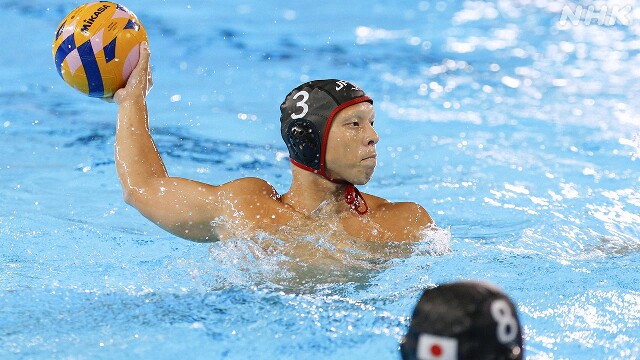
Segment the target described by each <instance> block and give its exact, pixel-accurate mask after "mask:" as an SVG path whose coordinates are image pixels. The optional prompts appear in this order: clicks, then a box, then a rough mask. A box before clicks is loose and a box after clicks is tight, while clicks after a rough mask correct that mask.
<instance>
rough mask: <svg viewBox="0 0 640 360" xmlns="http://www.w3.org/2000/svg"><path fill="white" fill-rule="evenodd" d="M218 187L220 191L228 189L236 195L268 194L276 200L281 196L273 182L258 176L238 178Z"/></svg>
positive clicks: (267, 195)
mask: <svg viewBox="0 0 640 360" xmlns="http://www.w3.org/2000/svg"><path fill="white" fill-rule="evenodd" d="M218 188H219V190H220V191H228V192H231V193H234V195H235V196H240V195H253V196H266V197H270V198H272V199H274V200H277V199H278V198H279V197H280V195H279V194H278V192H277V191H276V189H275V188H274V187H273V186H272V185H271V184H269V183H268V182H267V181H266V180H263V179H260V178H256V177H246V178H240V179H236V180H233V181H230V182H228V183H225V184H222V185H220V186H219V187H218Z"/></svg>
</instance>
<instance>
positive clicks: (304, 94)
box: [291, 90, 309, 119]
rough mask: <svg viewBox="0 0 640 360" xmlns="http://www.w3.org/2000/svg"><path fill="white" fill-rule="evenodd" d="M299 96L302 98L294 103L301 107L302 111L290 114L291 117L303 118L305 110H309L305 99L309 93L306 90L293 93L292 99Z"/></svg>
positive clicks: (305, 113)
mask: <svg viewBox="0 0 640 360" xmlns="http://www.w3.org/2000/svg"><path fill="white" fill-rule="evenodd" d="M300 96H302V100H300V101H298V102H297V103H296V106H299V107H301V108H302V112H301V113H300V114H291V118H292V119H300V118H303V117H304V116H305V115H307V112H309V105H307V102H306V101H307V100H309V93H308V92H306V91H304V90H303V91H300V92H299V93H297V94H295V95H294V96H293V98H294V99H297V98H299V97H300Z"/></svg>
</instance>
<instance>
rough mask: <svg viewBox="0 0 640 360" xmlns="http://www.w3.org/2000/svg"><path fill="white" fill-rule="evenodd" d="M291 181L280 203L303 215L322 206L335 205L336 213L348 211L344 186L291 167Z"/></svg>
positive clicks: (309, 213)
mask: <svg viewBox="0 0 640 360" xmlns="http://www.w3.org/2000/svg"><path fill="white" fill-rule="evenodd" d="M292 172H293V179H292V181H291V187H290V188H289V191H288V192H287V193H286V194H284V195H282V201H283V202H284V203H286V204H288V205H289V206H291V207H293V208H294V209H295V210H296V211H298V212H300V213H303V214H305V215H311V214H312V213H313V212H314V210H316V209H318V207H321V206H323V205H329V204H335V205H336V207H335V209H336V211H337V212H344V211H349V207H348V206H347V205H346V204H345V202H344V191H345V187H346V184H336V183H333V182H331V181H329V180H327V179H325V178H324V177H322V176H321V175H318V174H314V173H311V172H309V171H306V170H303V169H299V168H297V167H295V166H292Z"/></svg>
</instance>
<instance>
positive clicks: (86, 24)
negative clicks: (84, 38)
mask: <svg viewBox="0 0 640 360" xmlns="http://www.w3.org/2000/svg"><path fill="white" fill-rule="evenodd" d="M108 8H109V5H103V6H101V7H99V8H97V9H96V11H95V12H94V13H93V15H92V16H91V17H90V18H88V19H84V24H83V25H82V29H80V31H82V32H83V33H86V32H88V31H89V28H91V25H93V22H94V21H96V20H98V16H100V14H102V13H103V12H104V11H105V10H107V9H108Z"/></svg>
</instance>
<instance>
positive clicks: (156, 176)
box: [114, 43, 220, 241]
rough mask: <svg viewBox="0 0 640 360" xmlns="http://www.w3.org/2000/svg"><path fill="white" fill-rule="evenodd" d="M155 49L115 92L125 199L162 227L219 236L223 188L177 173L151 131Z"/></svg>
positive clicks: (143, 53) (194, 236) (145, 52)
mask: <svg viewBox="0 0 640 360" xmlns="http://www.w3.org/2000/svg"><path fill="white" fill-rule="evenodd" d="M149 57H150V52H149V48H148V45H147V44H146V43H144V44H142V45H141V49H140V60H139V61H138V65H137V66H136V68H135V69H134V70H133V72H132V73H131V76H130V77H129V80H128V81H127V86H126V87H125V88H123V89H120V90H118V91H117V92H116V94H115V95H114V101H115V102H116V103H117V104H118V123H117V128H116V143H115V162H116V168H117V171H118V177H119V178H120V183H121V184H122V191H123V195H124V199H125V201H126V202H127V203H128V204H130V205H132V206H133V207H135V208H136V209H137V210H138V211H140V212H141V213H142V214H143V215H144V216H145V217H147V218H148V219H149V220H151V221H153V222H154V223H156V224H157V225H158V226H160V227H161V228H163V229H165V230H167V231H169V232H171V233H173V234H175V235H177V236H180V237H183V238H186V239H189V240H194V241H216V240H217V239H218V237H217V234H216V233H215V229H213V228H212V226H211V219H212V218H213V217H215V216H218V215H219V214H216V209H218V208H219V205H220V199H219V196H218V194H219V191H217V189H216V187H214V186H211V185H207V184H204V183H200V182H196V181H192V180H187V179H182V178H171V177H168V175H167V170H166V168H165V166H164V162H163V161H162V158H161V157H160V154H159V152H158V149H157V148H156V146H155V143H154V142H153V139H152V138H151V134H150V133H149V115H148V111H147V104H146V96H147V93H148V92H149V91H150V90H151V87H152V79H151V70H150V67H149Z"/></svg>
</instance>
